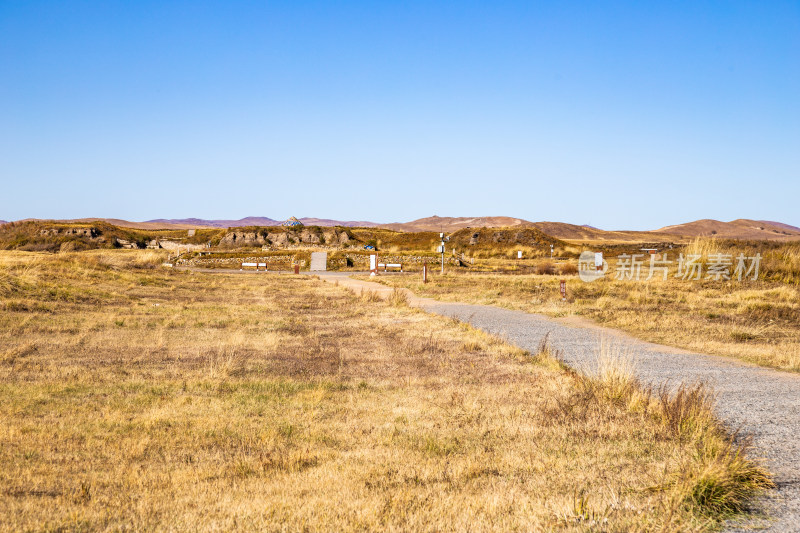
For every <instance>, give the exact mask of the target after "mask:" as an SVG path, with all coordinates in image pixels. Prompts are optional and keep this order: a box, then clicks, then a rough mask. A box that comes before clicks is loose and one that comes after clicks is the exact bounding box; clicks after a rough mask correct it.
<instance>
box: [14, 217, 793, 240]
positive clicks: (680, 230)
mask: <svg viewBox="0 0 800 533" xmlns="http://www.w3.org/2000/svg"><path fill="white" fill-rule="evenodd" d="M27 220H29V221H34V220H36V219H26V221H27ZM299 220H300V222H302V223H303V224H304V225H306V226H322V227H332V226H343V227H350V228H355V227H362V228H381V229H388V230H393V231H400V232H408V233H414V232H435V233H438V232H441V231H443V232H445V233H447V234H452V233H454V232H457V231H460V230H463V229H467V228H475V229H477V228H525V227H534V228H536V229H538V230H539V231H541V232H543V233H545V234H547V235H549V236H551V237H554V238H556V239H560V240H564V241H571V242H573V243H579V242H604V243H626V242H665V241H672V242H680V241H686V240H689V239H693V238H695V237H719V238H725V239H743V240H770V241H794V240H800V228H798V227H796V226H792V225H790V224H785V223H782V222H774V221H766V220H751V219H743V218H741V219H736V220H732V221H730V222H723V221H719V220H712V219H703V220H696V221H693V222H687V223H684V224H676V225H672V226H665V227H663V228H660V229H657V230H652V231H627V230H619V231H608V230H602V229H598V228H595V227H592V226H588V225H576V224H569V223H566V222H548V221H542V222H531V221H528V220H524V219H521V218H515V217H505V216H486V217H439V216H432V217H426V218H420V219H417V220H413V221H411V222H395V223H390V224H379V223H376V222H369V221H363V220H362V221H342V220H332V219H325V218H312V217H304V218H300V219H299ZM51 222H59V223H94V222H105V223H108V224H113V225H114V226H117V227H121V228H131V229H138V230H185V229H224V228H240V227H270V226H279V225H281V223H282V221H280V220H276V219H273V218H269V217H258V216H251V217H245V218H240V219H238V220H227V219H222V220H215V219H201V218H181V219H166V218H162V219H155V220H147V221H144V222H131V221H127V220H121V219H116V218H80V219H72V220H56V221H51ZM0 223H2V221H0Z"/></svg>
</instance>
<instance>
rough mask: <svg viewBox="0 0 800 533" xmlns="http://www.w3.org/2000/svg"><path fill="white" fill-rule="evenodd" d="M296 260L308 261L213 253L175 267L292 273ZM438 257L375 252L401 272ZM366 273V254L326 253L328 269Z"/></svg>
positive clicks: (451, 260) (452, 262) (449, 260)
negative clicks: (251, 267) (254, 266)
mask: <svg viewBox="0 0 800 533" xmlns="http://www.w3.org/2000/svg"><path fill="white" fill-rule="evenodd" d="M295 261H296V262H297V263H298V264H299V265H300V267H301V268H305V267H306V266H307V265H308V264H309V259H308V258H305V257H297V256H296V255H291V254H285V255H266V254H265V255H248V256H247V257H244V256H242V257H214V255H213V254H211V255H205V256H200V257H193V258H191V259H179V260H178V261H177V263H176V264H178V265H184V266H195V267H204V268H239V267H240V265H241V264H242V263H266V264H267V269H268V270H291V268H292V265H293V264H294V263H295ZM440 261H441V258H440V257H431V256H422V255H403V254H386V255H382V254H381V253H380V252H379V253H378V262H380V263H400V264H402V265H403V270H421V269H422V265H423V263H425V262H427V263H428V264H429V265H431V266H432V267H433V266H436V265H438V264H440ZM444 262H445V264H446V265H449V266H458V264H459V261H458V259H457V258H455V257H449V256H448V257H445V259H444ZM348 269H352V270H369V254H364V253H336V254H328V270H348Z"/></svg>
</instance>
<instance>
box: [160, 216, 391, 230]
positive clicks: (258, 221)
mask: <svg viewBox="0 0 800 533" xmlns="http://www.w3.org/2000/svg"><path fill="white" fill-rule="evenodd" d="M298 220H299V221H300V222H302V223H303V225H305V226H326V227H331V226H344V227H348V228H354V227H362V228H372V227H376V226H378V224H376V223H375V222H367V221H361V220H358V221H353V220H346V221H345V220H331V219H328V218H311V217H303V218H299V219H298ZM147 222H148V223H151V222H152V223H157V224H191V225H192V227H204V228H240V227H245V226H280V225H281V224H282V223H283V220H275V219H272V218H267V217H245V218H240V219H239V220H205V219H201V218H180V219H166V218H159V219H155V220H148V221H147Z"/></svg>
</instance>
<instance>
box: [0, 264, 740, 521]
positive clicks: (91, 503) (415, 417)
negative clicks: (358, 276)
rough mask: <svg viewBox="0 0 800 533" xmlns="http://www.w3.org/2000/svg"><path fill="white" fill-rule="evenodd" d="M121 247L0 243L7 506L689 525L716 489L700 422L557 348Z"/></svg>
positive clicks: (82, 512) (1, 493)
mask: <svg viewBox="0 0 800 533" xmlns="http://www.w3.org/2000/svg"><path fill="white" fill-rule="evenodd" d="M116 253H118V254H119V255H111V256H104V255H100V256H97V255H95V254H94V253H86V254H76V255H74V256H73V255H71V254H64V256H62V255H61V254H59V255H50V256H37V255H32V254H2V255H0V272H2V273H3V275H4V276H5V277H4V278H3V279H4V280H6V281H5V285H3V286H4V287H7V289H4V293H3V295H2V296H0V304H1V305H2V306H3V309H4V312H3V313H0V419H2V421H3V423H2V424H0V517H2V518H0V530H4V531H18V530H23V531H24V530H53V531H67V530H70V531H71V530H87V531H90V530H122V529H131V530H258V531H263V530H282V529H305V530H340V531H354V530H360V531H363V530H432V529H434V530H470V531H485V530H513V529H516V530H531V531H544V530H554V529H557V530H564V531H586V530H612V531H622V530H626V531H630V530H659V531H662V530H666V531H679V530H680V531H685V530H693V529H704V528H708V527H712V526H713V525H714V524H715V523H716V522H717V521H718V520H719V519H720V518H721V517H723V516H724V514H725V513H727V510H726V509H727V508H723V507H718V508H714V507H712V506H707V505H706V504H705V503H702V502H703V501H704V500H702V499H700V498H695V499H691V498H689V499H687V498H685V497H684V496H685V494H687V487H689V488H691V487H697V483H694V482H693V480H696V479H699V478H698V477H697V476H696V475H694V474H692V472H694V471H697V472H705V474H704V475H706V477H708V476H710V475H711V474H709V472H716V471H712V470H711V467H710V466H709V467H708V468H701V466H702V465H705V464H708V465H711V464H716V465H717V466H716V467H715V468H718V469H720V470H719V472H723V473H724V472H729V463H727V462H725V461H724V460H718V461H717V462H716V463H711V462H708V461H706V462H703V460H700V459H697V460H695V459H692V458H693V457H694V456H697V455H698V453H697V450H698V449H699V448H697V446H696V445H695V444H694V443H695V442H696V440H697V439H695V438H694V437H691V435H695V434H696V432H697V431H700V430H699V429H697V430H692V431H694V433H686V432H684V433H683V434H682V435H680V436H676V434H675V432H674V431H673V430H672V429H671V428H670V424H669V422H668V421H667V419H666V418H665V417H663V416H661V415H658V413H659V412H660V411H659V409H660V408H659V407H658V402H657V400H656V401H653V402H650V403H648V404H647V406H648V407H647V409H644V408H638V409H634V408H631V402H629V401H628V400H626V397H625V396H624V395H623V396H620V395H619V393H614V394H608V393H606V392H603V390H604V389H602V388H601V385H594V384H591V382H590V381H587V380H588V378H584V377H581V376H579V375H576V374H574V373H572V372H569V371H567V370H565V369H562V368H561V366H560V364H559V363H558V361H557V360H556V359H555V358H554V357H550V356H548V355H547V353H546V351H543V353H541V354H536V355H534V356H530V355H529V354H527V353H525V352H523V351H522V350H519V349H517V348H514V347H512V346H509V345H508V344H506V343H504V342H503V341H502V340H500V339H498V338H496V337H491V336H489V335H486V334H484V333H482V332H480V331H476V330H474V329H472V328H470V327H469V326H467V325H464V324H462V323H459V322H457V321H454V320H449V319H444V318H439V317H433V316H429V315H426V314H424V313H422V312H420V311H418V310H416V309H413V308H410V307H408V306H407V305H402V304H400V305H398V304H396V303H393V302H387V301H384V300H381V299H380V298H379V296H377V293H376V296H371V295H367V296H366V297H363V298H362V297H361V295H358V294H353V293H350V292H349V291H346V290H344V289H342V288H340V287H336V286H333V285H330V284H325V283H323V282H320V281H319V280H315V279H310V278H307V277H304V276H290V275H270V276H266V275H235V274H220V275H215V274H193V273H189V272H180V271H172V270H169V269H152V268H149V267H148V265H151V264H154V263H155V262H156V261H157V258H156V257H151V258H150V259H146V256H142V257H145V258H144V259H142V258H139V257H137V256H136V255H129V254H128V253H127V252H116ZM134 253H136V252H134ZM139 253H141V252H139ZM135 265H139V266H135ZM395 294H397V295H396V296H395V295H392V296H391V297H390V298H394V299H396V300H400V299H401V298H402V297H401V296H399V294H402V293H400V292H398V293H395ZM700 449H702V450H705V453H706V456H707V457H717V458H719V457H721V455H720V454H717V455H714V454H713V453H711V452H710V451H709V448H708V447H703V448H700ZM720 449H723V448H722V447H721V448H720ZM743 460H746V459H745V458H743ZM748 464H749V463H748ZM693 469H694V470H693ZM715 475H717V474H715ZM721 475H722V474H718V476H721ZM703 479H705V478H703ZM714 479H716V478H714ZM745 481H746V480H745ZM704 486H705V485H704ZM708 486H714V487H715V485H711V484H708ZM654 487H655V488H654ZM736 487H738V485H736ZM740 488H741V487H740ZM742 490H744V489H742ZM696 492H697V493H698V494H712V495H716V494H718V490H717V489H716V488H715V489H714V490H698V491H696ZM743 494H744V492H743ZM711 500H713V501H717V500H719V497H718V496H714V498H711V499H709V501H711Z"/></svg>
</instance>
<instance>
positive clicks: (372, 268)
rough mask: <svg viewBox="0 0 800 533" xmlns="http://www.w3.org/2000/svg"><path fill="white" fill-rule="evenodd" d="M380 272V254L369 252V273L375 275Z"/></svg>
mask: <svg viewBox="0 0 800 533" xmlns="http://www.w3.org/2000/svg"><path fill="white" fill-rule="evenodd" d="M377 273H378V254H369V275H370V276H374V275H376V274H377Z"/></svg>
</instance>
